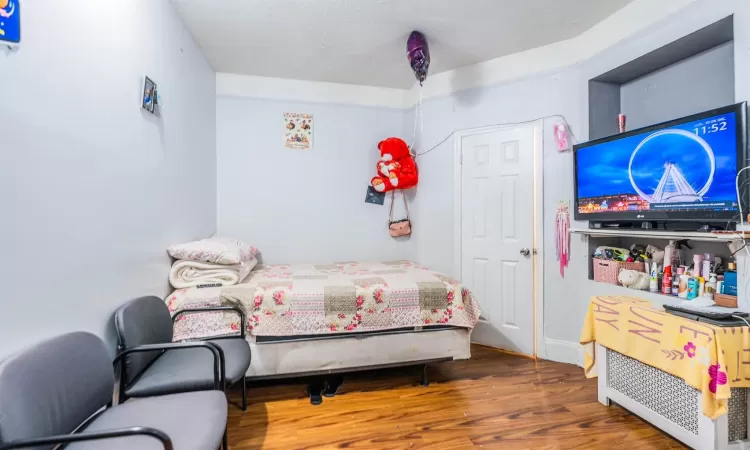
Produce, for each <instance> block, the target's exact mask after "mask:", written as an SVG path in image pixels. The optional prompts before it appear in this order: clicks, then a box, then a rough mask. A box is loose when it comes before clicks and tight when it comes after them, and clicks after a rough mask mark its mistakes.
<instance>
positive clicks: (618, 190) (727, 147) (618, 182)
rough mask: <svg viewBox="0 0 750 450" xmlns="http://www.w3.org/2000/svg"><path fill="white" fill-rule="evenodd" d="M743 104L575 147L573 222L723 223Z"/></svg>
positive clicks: (740, 141)
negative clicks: (721, 221) (719, 221)
mask: <svg viewBox="0 0 750 450" xmlns="http://www.w3.org/2000/svg"><path fill="white" fill-rule="evenodd" d="M745 109H746V106H745V105H744V104H741V105H735V106H732V107H728V108H722V109H720V110H714V111H710V112H707V113H703V114H697V115H695V116H691V117H688V118H684V119H679V120H676V121H672V122H669V123H665V124H660V125H655V126H653V127H648V128H644V129H641V130H635V131H631V132H628V133H623V134H620V135H616V136H612V137H610V138H606V139H602V140H599V141H593V142H589V143H587V144H583V145H579V146H576V149H575V161H576V167H575V171H576V174H575V175H576V209H575V213H576V214H575V215H576V219H578V220H606V221H613V220H628V219H631V220H643V221H647V220H672V219H674V220H695V221H715V220H725V221H726V220H730V219H732V218H734V217H735V216H736V215H737V214H738V213H739V207H738V199H737V194H736V190H735V179H736V177H737V170H738V169H737V168H738V166H740V167H742V166H743V163H744V159H745V158H744V155H745V153H746V152H745V130H746V127H747V125H746V119H745Z"/></svg>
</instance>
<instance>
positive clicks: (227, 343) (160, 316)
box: [115, 297, 250, 411]
mask: <svg viewBox="0 0 750 450" xmlns="http://www.w3.org/2000/svg"><path fill="white" fill-rule="evenodd" d="M207 311H230V312H232V311H233V312H235V313H237V314H238V315H239V316H240V323H241V324H245V323H246V320H245V314H244V313H243V312H242V311H241V310H240V309H238V308H234V307H230V306H219V307H210V308H196V309H187V310H182V311H178V312H176V313H175V315H174V316H173V317H170V315H169V309H168V308H167V305H166V304H165V303H164V301H162V300H161V299H159V298H158V297H141V298H138V299H135V300H132V301H130V302H128V303H126V304H124V305H122V306H121V307H120V308H119V309H118V310H117V312H116V313H115V327H116V329H117V339H118V343H119V350H120V351H127V350H129V349H133V348H138V347H140V346H143V345H149V344H164V343H171V342H172V333H173V322H174V320H177V318H178V317H179V316H180V315H182V314H189V313H198V312H207ZM240 328H241V331H240V334H239V335H234V336H228V337H222V338H214V339H210V340H205V341H201V342H208V343H210V344H212V345H216V347H217V348H218V349H219V352H220V355H221V359H222V371H221V374H220V377H221V385H222V388H226V387H228V386H229V385H232V384H234V383H237V382H242V410H243V411H245V410H246V409H247V387H246V384H245V373H246V372H247V369H248V368H249V367H250V345H249V344H248V343H247V341H246V340H245V327H244V326H242V327H240ZM209 362H210V355H209V354H208V353H206V352H205V351H202V349H197V348H196V349H192V350H187V351H184V352H151V353H139V354H132V355H128V357H127V358H126V363H125V364H124V365H120V369H121V370H120V390H119V392H120V394H119V398H120V399H123V400H124V399H126V398H128V397H151V396H154V395H165V394H174V393H177V392H185V391H195V390H200V389H213V373H211V370H210V367H211V366H210V364H208V363H209Z"/></svg>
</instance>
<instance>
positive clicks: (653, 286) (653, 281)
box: [648, 263, 659, 292]
mask: <svg viewBox="0 0 750 450" xmlns="http://www.w3.org/2000/svg"><path fill="white" fill-rule="evenodd" d="M648 290H649V292H659V265H658V264H656V263H654V264H652V265H651V278H650V279H649V283H648Z"/></svg>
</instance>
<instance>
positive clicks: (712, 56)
mask: <svg viewBox="0 0 750 450" xmlns="http://www.w3.org/2000/svg"><path fill="white" fill-rule="evenodd" d="M620 99H621V109H622V112H623V113H624V114H626V115H627V117H628V129H631V130H635V129H636V128H641V127H645V126H648V125H653V124H655V123H660V122H666V121H668V120H673V119H675V118H678V117H684V116H687V115H690V114H696V113H699V112H702V111H707V110H709V109H714V108H721V107H722V106H727V105H731V104H732V103H733V102H734V44H733V43H732V42H728V43H726V44H722V45H720V46H718V47H716V48H714V49H711V50H708V51H707V52H704V53H702V54H700V55H696V56H694V57H692V58H688V59H686V60H684V61H681V62H679V63H677V64H674V65H672V66H670V67H667V68H666V69H663V70H660V71H657V72H654V73H652V74H649V75H646V76H644V77H642V78H638V79H637V80H633V81H631V82H630V83H628V84H625V85H623V86H622V88H621V92H620Z"/></svg>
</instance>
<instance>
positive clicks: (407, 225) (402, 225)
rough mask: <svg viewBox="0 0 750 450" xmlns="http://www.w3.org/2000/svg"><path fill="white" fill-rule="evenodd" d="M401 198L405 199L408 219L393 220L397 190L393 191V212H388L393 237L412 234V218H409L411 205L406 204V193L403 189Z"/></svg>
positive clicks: (389, 229)
mask: <svg viewBox="0 0 750 450" xmlns="http://www.w3.org/2000/svg"><path fill="white" fill-rule="evenodd" d="M401 198H403V199H404V209H405V210H406V219H401V220H397V221H395V222H394V221H393V203H394V202H395V201H396V191H395V190H394V191H391V212H390V213H389V214H388V231H390V233H391V237H403V236H409V235H411V220H410V219H409V205H407V204H406V194H405V193H404V191H401Z"/></svg>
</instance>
